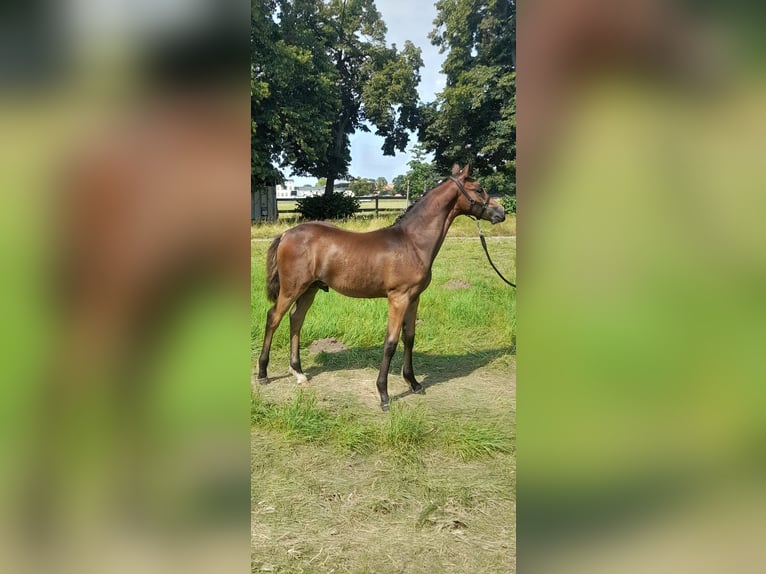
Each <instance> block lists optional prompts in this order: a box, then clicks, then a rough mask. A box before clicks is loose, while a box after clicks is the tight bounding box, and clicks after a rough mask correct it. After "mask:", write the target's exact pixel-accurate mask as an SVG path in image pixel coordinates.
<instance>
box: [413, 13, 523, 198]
mask: <svg viewBox="0 0 766 574" xmlns="http://www.w3.org/2000/svg"><path fill="white" fill-rule="evenodd" d="M436 7H437V11H438V12H437V17H436V19H435V20H434V25H435V29H434V30H433V31H432V32H431V34H430V35H429V37H430V38H431V42H432V43H433V44H434V45H436V46H439V47H440V50H441V51H442V52H445V51H446V52H447V57H446V59H445V61H444V64H443V66H442V71H443V72H444V74H445V75H446V76H447V83H446V87H445V88H444V90H443V91H442V92H440V93H439V94H438V95H437V98H436V100H435V101H434V102H431V103H429V104H427V105H426V106H424V107H423V109H422V112H423V125H422V128H421V132H420V139H421V141H422V142H423V145H424V147H425V149H427V150H429V151H432V152H434V162H435V164H436V165H437V167H438V169H439V171H446V170H448V169H449V167H450V166H451V165H452V164H453V163H454V162H456V161H457V162H460V163H464V162H465V161H467V160H471V161H472V163H473V166H474V172H475V173H477V174H478V175H479V176H481V177H482V182H483V185H484V187H485V188H487V190H488V191H491V192H492V191H495V192H496V191H501V190H505V191H509V190H511V189H512V190H514V191H515V181H516V58H515V47H516V2H515V0H439V1H438V2H437V3H436ZM467 146H470V147H467Z"/></svg>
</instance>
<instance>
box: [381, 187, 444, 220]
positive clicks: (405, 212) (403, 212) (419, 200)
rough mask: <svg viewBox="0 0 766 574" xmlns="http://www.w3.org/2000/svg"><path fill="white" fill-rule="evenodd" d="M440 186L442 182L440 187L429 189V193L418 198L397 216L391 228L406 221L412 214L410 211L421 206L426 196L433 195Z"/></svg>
mask: <svg viewBox="0 0 766 574" xmlns="http://www.w3.org/2000/svg"><path fill="white" fill-rule="evenodd" d="M439 185H441V182H440V183H439V184H438V185H436V186H435V187H432V188H431V189H429V190H428V191H427V192H425V193H424V194H423V195H421V196H420V197H418V198H417V199H416V200H415V201H413V202H412V203H410V204H409V205H408V206H407V209H405V210H404V211H402V212H401V213H400V214H399V215H397V216H396V219H395V220H394V222H393V223H392V224H391V225H389V227H393V226H394V225H397V224H398V223H400V222H401V221H402V219H404V218H405V217H407V215H408V214H409V213H410V211H412V210H413V208H414V207H415V206H417V205H419V204H420V202H421V201H423V198H424V197H426V196H427V195H428V194H429V193H431V192H432V191H433V190H434V189H436V188H437V187H439Z"/></svg>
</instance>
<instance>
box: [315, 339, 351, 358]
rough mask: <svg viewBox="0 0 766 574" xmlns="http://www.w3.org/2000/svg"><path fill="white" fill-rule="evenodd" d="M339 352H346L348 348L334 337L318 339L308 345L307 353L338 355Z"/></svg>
mask: <svg viewBox="0 0 766 574" xmlns="http://www.w3.org/2000/svg"><path fill="white" fill-rule="evenodd" d="M341 351H348V347H346V345H344V344H343V341H339V340H338V339H336V338H335V337H327V338H325V339H318V340H316V341H313V342H312V343H311V344H310V345H309V353H314V354H315V355H316V354H319V353H339V352H341Z"/></svg>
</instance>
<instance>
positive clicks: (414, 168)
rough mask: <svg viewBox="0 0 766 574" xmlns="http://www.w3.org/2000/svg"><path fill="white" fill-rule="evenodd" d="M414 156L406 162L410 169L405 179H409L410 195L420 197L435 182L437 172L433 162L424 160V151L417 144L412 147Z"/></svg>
mask: <svg viewBox="0 0 766 574" xmlns="http://www.w3.org/2000/svg"><path fill="white" fill-rule="evenodd" d="M412 153H413V155H414V157H413V158H412V159H411V160H410V161H408V162H407V165H408V166H409V167H410V170H409V171H408V172H407V179H409V181H410V197H412V198H414V197H420V196H421V195H423V194H424V193H425V192H427V191H428V190H429V189H431V188H432V187H434V185H435V184H436V179H437V174H436V170H435V169H434V165H433V163H431V162H430V161H426V151H425V149H424V148H423V146H422V145H420V144H418V145H416V146H415V147H414V148H412Z"/></svg>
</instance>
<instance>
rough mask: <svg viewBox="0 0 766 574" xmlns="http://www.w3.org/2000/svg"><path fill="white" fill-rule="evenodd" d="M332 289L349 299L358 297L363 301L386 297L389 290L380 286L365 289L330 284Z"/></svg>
mask: <svg viewBox="0 0 766 574" xmlns="http://www.w3.org/2000/svg"><path fill="white" fill-rule="evenodd" d="M330 288H331V289H333V290H335V291H337V292H338V293H341V294H342V295H346V296H347V297H356V298H361V299H369V298H374V297H386V295H387V293H388V290H387V289H386V288H385V287H384V286H382V285H380V286H377V285H375V286H370V285H368V286H365V287H358V286H353V285H342V284H341V285H332V284H330Z"/></svg>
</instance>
